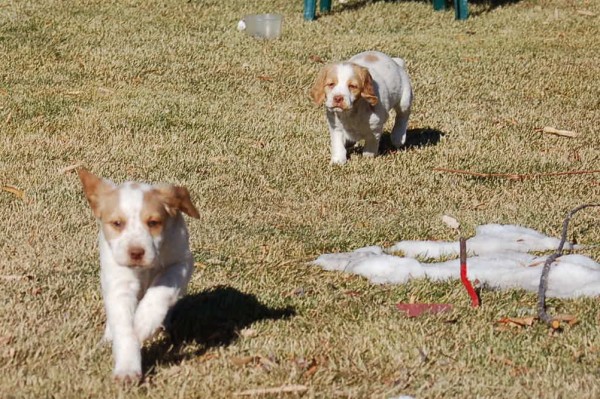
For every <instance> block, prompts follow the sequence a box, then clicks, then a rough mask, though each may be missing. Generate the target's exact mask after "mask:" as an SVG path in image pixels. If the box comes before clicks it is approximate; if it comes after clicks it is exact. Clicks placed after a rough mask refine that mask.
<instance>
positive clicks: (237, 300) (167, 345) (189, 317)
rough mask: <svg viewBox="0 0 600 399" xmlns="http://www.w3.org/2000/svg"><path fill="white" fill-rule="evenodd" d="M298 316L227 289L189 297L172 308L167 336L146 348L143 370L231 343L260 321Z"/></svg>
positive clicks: (291, 309) (143, 356)
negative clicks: (243, 330) (247, 328)
mask: <svg viewBox="0 0 600 399" xmlns="http://www.w3.org/2000/svg"><path fill="white" fill-rule="evenodd" d="M295 314H296V312H295V310H294V309H293V308H292V307H285V308H270V307H268V306H265V305H263V304H262V303H260V302H259V301H258V299H256V297H255V296H254V295H252V294H245V293H243V292H240V291H238V290H236V289H235V288H232V287H227V286H218V287H214V288H212V289H210V290H208V291H204V292H200V293H197V294H192V295H187V296H185V297H183V298H181V299H180V300H179V301H178V302H177V303H176V304H175V306H174V307H173V308H172V309H171V312H170V315H169V320H170V323H168V324H169V326H168V329H167V332H166V334H163V337H162V338H160V339H157V340H155V341H154V342H152V344H150V345H147V346H145V347H144V349H143V353H142V359H143V364H142V369H143V371H144V374H145V375H146V374H152V373H153V369H154V368H155V367H156V366H158V365H165V364H178V363H180V362H181V361H183V360H185V359H189V358H192V357H197V356H201V355H202V354H204V353H205V352H206V351H207V350H208V349H210V348H212V347H216V346H226V345H229V344H231V343H232V342H233V341H235V340H236V339H237V337H238V332H239V331H240V330H242V329H244V328H245V327H248V326H250V325H251V324H252V323H254V322H256V321H260V320H281V319H287V318H289V317H292V316H294V315H295ZM187 346H190V347H191V349H192V350H191V351H190V350H189V349H190V348H186V347H187Z"/></svg>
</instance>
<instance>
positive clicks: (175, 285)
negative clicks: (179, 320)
mask: <svg viewBox="0 0 600 399" xmlns="http://www.w3.org/2000/svg"><path fill="white" fill-rule="evenodd" d="M192 269H193V261H187V262H182V263H178V264H175V265H173V266H171V267H169V268H168V269H167V270H165V271H164V272H163V273H161V274H159V275H158V276H157V277H156V278H155V280H154V281H153V282H152V285H151V286H150V288H148V290H147V291H146V294H145V295H144V297H143V298H142V300H141V301H140V304H139V306H138V308H137V310H136V312H135V321H134V328H135V334H136V336H137V338H138V339H139V340H140V342H144V340H146V339H147V338H150V337H151V336H152V335H154V333H155V332H156V330H157V329H158V328H159V327H160V326H161V324H162V323H163V321H164V319H165V316H166V315H167V312H168V311H169V309H170V308H171V306H173V305H174V304H175V302H177V299H178V298H179V296H180V295H183V294H185V290H186V287H187V284H188V282H189V280H190V276H191V274H192Z"/></svg>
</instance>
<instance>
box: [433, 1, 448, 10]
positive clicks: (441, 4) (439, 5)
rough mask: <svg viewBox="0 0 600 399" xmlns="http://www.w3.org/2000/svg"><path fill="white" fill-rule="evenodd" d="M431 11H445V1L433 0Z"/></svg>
mask: <svg viewBox="0 0 600 399" xmlns="http://www.w3.org/2000/svg"><path fill="white" fill-rule="evenodd" d="M433 9H434V10H435V11H444V10H445V9H446V0H433Z"/></svg>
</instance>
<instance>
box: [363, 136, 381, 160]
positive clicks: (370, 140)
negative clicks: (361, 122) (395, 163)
mask: <svg viewBox="0 0 600 399" xmlns="http://www.w3.org/2000/svg"><path fill="white" fill-rule="evenodd" d="M380 136H381V134H368V135H367V136H366V137H367V138H366V139H365V148H364V149H363V157H371V158H372V157H376V156H377V154H378V153H379V137H380Z"/></svg>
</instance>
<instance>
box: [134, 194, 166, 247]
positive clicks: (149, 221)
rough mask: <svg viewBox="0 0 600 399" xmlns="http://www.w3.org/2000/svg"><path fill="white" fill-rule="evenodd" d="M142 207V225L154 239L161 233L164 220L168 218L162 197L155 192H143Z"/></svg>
mask: <svg viewBox="0 0 600 399" xmlns="http://www.w3.org/2000/svg"><path fill="white" fill-rule="evenodd" d="M143 201H144V205H143V206H142V212H141V215H140V216H141V218H142V223H143V224H144V225H145V226H146V228H147V229H148V231H149V232H150V234H151V235H152V236H154V237H156V236H158V235H160V234H161V233H162V231H163V228H164V225H165V222H166V220H167V219H168V218H169V216H170V215H169V213H168V212H167V207H166V206H165V202H164V199H163V196H162V195H161V193H160V192H158V191H156V190H151V191H146V192H144V199H143Z"/></svg>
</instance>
